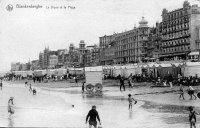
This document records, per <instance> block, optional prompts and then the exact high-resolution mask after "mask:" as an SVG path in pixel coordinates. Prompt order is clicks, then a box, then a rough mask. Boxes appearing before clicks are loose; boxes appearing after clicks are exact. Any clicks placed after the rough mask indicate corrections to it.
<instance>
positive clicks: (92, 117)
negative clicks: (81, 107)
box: [85, 105, 101, 128]
mask: <svg viewBox="0 0 200 128" xmlns="http://www.w3.org/2000/svg"><path fill="white" fill-rule="evenodd" d="M89 117H90V119H89V128H92V126H94V128H97V121H96V118H97V119H98V121H99V124H100V125H101V121H100V118H99V114H98V112H97V110H96V106H95V105H94V106H92V109H91V110H90V111H89V112H88V114H87V116H86V122H85V123H86V124H87V121H88V118H89Z"/></svg>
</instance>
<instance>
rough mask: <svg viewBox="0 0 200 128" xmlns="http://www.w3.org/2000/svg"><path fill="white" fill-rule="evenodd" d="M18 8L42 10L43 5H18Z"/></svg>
mask: <svg viewBox="0 0 200 128" xmlns="http://www.w3.org/2000/svg"><path fill="white" fill-rule="evenodd" d="M16 8H35V9H39V8H42V5H39V4H37V5H32V4H30V5H26V4H23V5H21V4H16Z"/></svg>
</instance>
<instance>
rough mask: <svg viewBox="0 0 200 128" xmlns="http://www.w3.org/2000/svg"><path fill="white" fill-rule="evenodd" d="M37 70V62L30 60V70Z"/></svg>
mask: <svg viewBox="0 0 200 128" xmlns="http://www.w3.org/2000/svg"><path fill="white" fill-rule="evenodd" d="M37 69H39V60H32V61H31V70H37Z"/></svg>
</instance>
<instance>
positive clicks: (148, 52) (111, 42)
mask: <svg viewBox="0 0 200 128" xmlns="http://www.w3.org/2000/svg"><path fill="white" fill-rule="evenodd" d="M100 49H101V64H121V63H138V62H149V61H179V60H188V59H193V60H198V56H199V51H200V7H198V5H192V6H191V5H190V3H189V2H188V1H185V2H184V3H183V7H182V8H179V9H176V10H173V11H168V10H167V9H163V11H162V21H161V22H157V23H156V25H155V27H149V26H148V22H147V21H146V20H145V19H144V17H142V20H141V21H140V22H139V26H138V27H134V28H133V29H132V30H129V31H126V32H122V33H117V34H113V35H109V36H106V35H105V36H103V37H100Z"/></svg>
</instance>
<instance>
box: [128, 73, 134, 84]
mask: <svg viewBox="0 0 200 128" xmlns="http://www.w3.org/2000/svg"><path fill="white" fill-rule="evenodd" d="M132 77H133V76H132V73H131V74H130V76H129V77H128V85H129V87H130V88H132V87H133V82H132V81H133V79H132Z"/></svg>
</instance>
